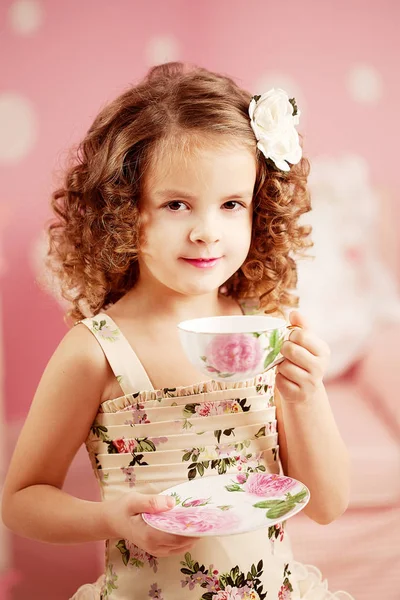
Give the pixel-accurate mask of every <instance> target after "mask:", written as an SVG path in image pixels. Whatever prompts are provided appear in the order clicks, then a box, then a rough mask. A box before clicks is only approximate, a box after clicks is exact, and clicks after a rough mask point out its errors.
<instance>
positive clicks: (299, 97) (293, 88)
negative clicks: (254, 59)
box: [249, 73, 306, 129]
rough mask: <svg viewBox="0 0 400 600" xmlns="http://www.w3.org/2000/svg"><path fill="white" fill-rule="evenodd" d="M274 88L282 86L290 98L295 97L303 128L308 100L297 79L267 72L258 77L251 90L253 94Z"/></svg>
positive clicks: (263, 92)
mask: <svg viewBox="0 0 400 600" xmlns="http://www.w3.org/2000/svg"><path fill="white" fill-rule="evenodd" d="M272 88H275V89H278V88H280V89H281V90H284V91H285V92H286V93H287V94H288V96H289V98H295V100H296V104H297V106H298V108H299V110H300V129H301V123H302V119H303V118H304V114H305V112H306V101H305V98H304V96H303V93H302V91H301V89H300V88H299V86H298V84H297V83H296V81H294V80H293V79H292V78H291V77H289V76H287V75H284V74H283V73H266V74H265V75H261V76H260V77H258V78H257V79H256V81H255V83H254V87H253V88H252V89H250V90H249V91H250V92H251V93H252V94H265V93H266V92H268V91H269V90H271V89H272Z"/></svg>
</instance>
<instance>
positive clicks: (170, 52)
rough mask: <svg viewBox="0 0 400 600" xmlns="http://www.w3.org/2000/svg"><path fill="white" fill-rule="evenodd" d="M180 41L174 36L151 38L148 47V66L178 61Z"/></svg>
mask: <svg viewBox="0 0 400 600" xmlns="http://www.w3.org/2000/svg"><path fill="white" fill-rule="evenodd" d="M178 57H179V44H178V40H177V39H176V38H174V37H172V36H167V35H165V36H157V37H153V38H150V39H149V41H148V42H147V45H146V62H147V64H148V66H153V65H159V64H161V63H165V62H173V61H176V60H178Z"/></svg>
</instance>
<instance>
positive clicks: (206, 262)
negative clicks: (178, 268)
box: [183, 257, 221, 269]
mask: <svg viewBox="0 0 400 600" xmlns="http://www.w3.org/2000/svg"><path fill="white" fill-rule="evenodd" d="M183 260H184V261H185V262H187V263H189V264H190V265H192V266H193V267H197V268H198V269H210V268H211V267H213V266H214V265H216V264H217V262H218V261H219V260H221V257H219V258H183Z"/></svg>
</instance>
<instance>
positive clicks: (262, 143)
mask: <svg viewBox="0 0 400 600" xmlns="http://www.w3.org/2000/svg"><path fill="white" fill-rule="evenodd" d="M249 116H250V124H251V127H252V129H253V131H254V134H255V136H256V138H257V141H258V143H257V148H259V150H261V152H262V153H263V154H264V156H265V158H269V159H270V160H272V161H273V162H274V163H275V165H276V167H277V168H278V169H280V170H281V171H290V165H289V164H288V163H291V164H293V165H295V164H297V163H298V162H299V161H300V159H301V156H302V150H301V146H300V142H299V135H298V133H297V131H296V129H295V126H296V125H298V124H299V117H300V112H299V111H298V109H297V106H296V103H295V100H294V98H292V99H289V96H288V95H287V93H286V92H284V91H283V90H281V89H272V90H270V91H269V92H267V93H265V94H263V95H262V96H254V97H253V98H252V100H251V102H250V105H249Z"/></svg>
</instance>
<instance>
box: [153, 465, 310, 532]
mask: <svg viewBox="0 0 400 600" xmlns="http://www.w3.org/2000/svg"><path fill="white" fill-rule="evenodd" d="M162 493H163V495H168V496H172V497H174V498H175V501H176V506H175V507H174V508H172V509H171V510H168V511H166V512H162V513H157V514H150V513H143V515H142V517H143V519H144V520H145V521H146V523H148V525H151V527H154V528H155V529H159V530H160V531H165V532H167V533H173V534H177V535H183V536H194V537H205V536H217V535H218V536H222V535H234V534H238V533H246V532H248V531H253V530H255V529H260V528H262V527H270V526H271V525H275V524H277V523H280V522H282V521H284V520H286V519H288V518H290V517H293V516H294V515H295V514H297V513H298V512H300V511H301V510H302V509H303V508H304V507H305V506H306V504H307V503H308V501H309V499H310V492H309V490H308V489H307V488H306V486H305V485H303V484H302V483H300V482H299V481H297V480H296V479H292V478H291V477H285V476H283V475H276V474H273V473H272V474H271V473H249V474H247V475H245V474H243V473H239V474H238V475H216V476H210V477H204V478H203V479H194V480H192V481H187V482H185V483H181V484H179V485H176V486H174V487H171V488H169V489H168V490H165V491H164V492H162Z"/></svg>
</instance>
